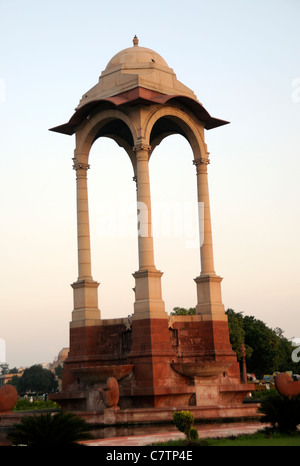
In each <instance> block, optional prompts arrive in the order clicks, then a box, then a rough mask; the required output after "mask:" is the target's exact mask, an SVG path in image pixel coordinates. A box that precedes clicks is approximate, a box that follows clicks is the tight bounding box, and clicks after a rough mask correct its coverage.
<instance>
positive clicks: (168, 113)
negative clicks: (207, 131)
mask: <svg viewBox="0 0 300 466" xmlns="http://www.w3.org/2000/svg"><path fill="white" fill-rule="evenodd" d="M201 132H202V134H201ZM171 134H181V135H182V136H184V137H185V138H186V139H187V141H188V142H189V144H190V146H191V148H192V152H193V155H194V159H198V158H200V157H204V156H205V154H206V153H207V150H206V144H205V142H204V135H203V125H201V123H200V122H199V121H198V120H196V119H195V118H194V116H193V115H192V114H190V112H189V111H188V110H187V109H185V110H182V109H181V108H178V107H177V106H176V105H174V106H173V105H169V106H165V107H159V108H156V109H155V111H154V112H153V113H152V114H151V115H149V117H148V119H147V121H146V122H145V139H146V140H147V141H149V145H150V146H151V152H153V150H154V149H155V147H157V146H158V145H159V144H160V142H161V141H162V140H163V139H164V138H166V137H167V136H169V135H171Z"/></svg>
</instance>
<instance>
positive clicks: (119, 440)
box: [81, 422, 263, 447]
mask: <svg viewBox="0 0 300 466" xmlns="http://www.w3.org/2000/svg"><path fill="white" fill-rule="evenodd" d="M262 428H263V426H262V424H261V423H260V422H247V423H244V422H237V423H228V424H226V423H225V424H205V425H203V426H199V425H198V426H197V430H198V434H199V438H208V437H210V438H212V437H228V436H230V435H238V434H252V433H253V432H256V431H257V430H260V429H262ZM179 438H184V434H182V433H181V432H179V431H175V432H160V433H157V434H144V435H134V436H124V437H115V438H104V439H98V440H87V441H85V442H81V443H84V444H85V445H87V446H114V447H117V446H145V445H151V444H152V443H154V442H160V441H166V440H170V439H174V440H175V439H179Z"/></svg>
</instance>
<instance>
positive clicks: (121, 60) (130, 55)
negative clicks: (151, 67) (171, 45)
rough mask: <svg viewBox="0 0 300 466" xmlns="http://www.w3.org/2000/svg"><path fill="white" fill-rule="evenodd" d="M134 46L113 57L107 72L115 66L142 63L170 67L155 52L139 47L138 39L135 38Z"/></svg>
mask: <svg viewBox="0 0 300 466" xmlns="http://www.w3.org/2000/svg"><path fill="white" fill-rule="evenodd" d="M133 43H134V46H133V47H129V48H127V49H124V50H121V52H119V53H117V54H116V55H114V56H113V58H112V59H111V60H110V61H109V62H108V64H107V66H106V68H105V71H107V70H109V69H110V68H112V67H113V66H117V65H124V64H128V65H134V64H141V63H145V64H147V63H149V64H152V63H156V64H157V65H162V66H166V67H168V64H167V63H166V61H165V60H164V59H163V58H162V57H161V56H160V55H159V54H158V53H156V52H154V50H151V49H148V48H146V47H139V46H138V39H137V37H135V38H134V39H133Z"/></svg>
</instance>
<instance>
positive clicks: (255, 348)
mask: <svg viewBox="0 0 300 466" xmlns="http://www.w3.org/2000/svg"><path fill="white" fill-rule="evenodd" d="M226 313H227V316H228V326H229V336H230V342H231V344H232V348H233V350H234V351H236V353H237V355H238V358H240V353H239V348H240V343H241V339H242V338H244V343H245V347H246V359H247V369H248V371H249V372H253V373H255V374H256V375H257V376H258V377H263V375H264V374H273V372H275V371H279V372H284V371H288V370H291V371H293V372H295V373H298V372H299V368H300V364H299V363H294V362H293V361H292V357H291V355H292V352H293V350H294V348H293V345H292V342H290V341H289V340H287V339H286V338H285V337H284V336H283V333H284V332H283V331H282V330H281V329H280V328H275V329H274V330H272V329H271V328H269V327H268V326H267V325H266V324H265V323H264V322H262V321H261V320H258V319H255V318H254V317H253V316H244V317H243V315H242V313H236V312H234V311H233V310H232V309H228V310H227V311H226Z"/></svg>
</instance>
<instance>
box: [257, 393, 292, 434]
mask: <svg viewBox="0 0 300 466" xmlns="http://www.w3.org/2000/svg"><path fill="white" fill-rule="evenodd" d="M258 411H259V412H260V413H261V414H262V417H261V419H260V421H261V422H262V423H269V424H271V426H272V428H273V429H274V430H277V431H279V432H282V433H291V432H295V431H296V430H297V426H298V425H299V424H300V394H299V395H296V396H293V397H290V398H289V397H287V396H283V395H279V393H277V392H276V393H272V394H270V395H269V396H266V397H264V398H262V399H261V403H260V407H259V409H258Z"/></svg>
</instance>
